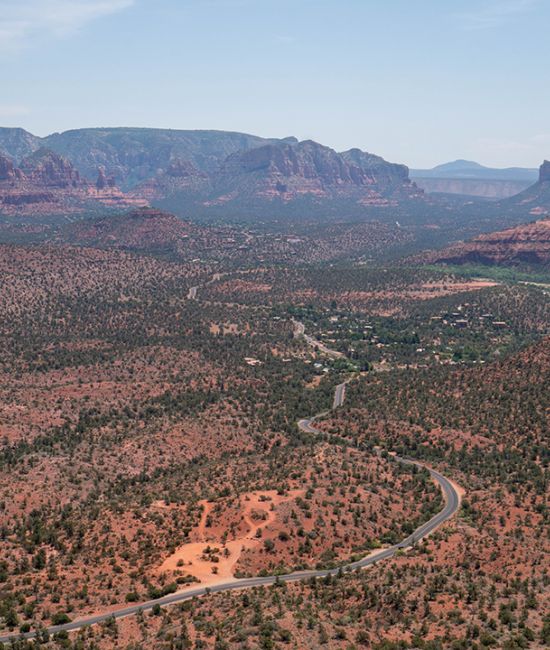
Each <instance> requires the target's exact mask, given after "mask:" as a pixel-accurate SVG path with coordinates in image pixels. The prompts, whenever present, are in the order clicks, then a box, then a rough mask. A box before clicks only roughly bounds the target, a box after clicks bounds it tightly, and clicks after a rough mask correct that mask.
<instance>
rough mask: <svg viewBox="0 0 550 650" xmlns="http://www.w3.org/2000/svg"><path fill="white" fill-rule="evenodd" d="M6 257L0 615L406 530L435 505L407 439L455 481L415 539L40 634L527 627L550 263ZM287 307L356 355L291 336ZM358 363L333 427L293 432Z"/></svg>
mask: <svg viewBox="0 0 550 650" xmlns="http://www.w3.org/2000/svg"><path fill="white" fill-rule="evenodd" d="M316 264H318V263H316ZM0 265H1V270H2V274H3V276H4V277H6V278H9V282H5V283H4V284H3V285H2V291H1V293H0V300H1V306H2V314H3V318H2V327H1V331H0V335H1V337H2V350H3V352H2V356H3V358H2V368H3V378H2V382H1V386H0V390H1V394H2V420H1V427H2V436H3V444H2V454H1V457H0V467H1V474H0V485H1V488H0V489H1V493H0V494H1V497H0V503H1V508H2V541H1V544H2V551H3V553H2V574H1V577H2V583H1V609H0V615H1V619H0V620H1V622H2V625H3V633H5V632H9V631H12V632H14V633H17V632H18V631H19V630H20V631H26V630H28V629H36V628H37V627H38V628H40V626H48V625H51V624H53V623H55V622H61V621H63V620H68V619H74V618H77V617H79V616H82V615H84V614H89V613H95V612H102V611H106V610H109V608H111V609H112V608H116V607H119V606H123V605H124V604H125V603H127V602H139V601H140V600H146V599H148V598H151V597H154V596H156V595H161V594H165V593H170V592H172V591H174V590H178V589H182V588H185V586H186V585H187V584H192V583H195V584H196V582H197V581H201V582H202V583H204V584H210V583H213V582H215V581H216V579H217V578H218V577H223V576H224V575H225V574H226V573H227V572H229V574H230V575H231V574H232V575H236V576H245V575H262V574H263V575H266V574H273V573H277V572H281V573H283V572H288V571H290V570H295V569H301V568H309V567H326V566H338V564H339V563H342V562H344V561H346V560H349V559H350V558H356V557H360V556H362V555H365V554H367V553H368V552H369V549H372V548H376V547H378V546H380V545H382V546H383V545H385V544H391V543H395V541H398V540H399V539H400V538H401V537H403V536H404V535H406V534H407V533H408V532H410V530H413V529H414V527H415V526H416V525H417V524H418V523H420V522H421V521H424V520H426V519H428V518H429V517H430V516H431V514H433V513H434V512H435V511H437V509H438V508H440V507H441V496H440V494H439V492H438V490H437V488H436V487H435V486H434V485H433V484H432V483H431V482H430V481H429V479H428V478H427V475H424V474H423V473H416V472H413V473H411V471H410V470H406V469H404V468H401V467H399V466H397V465H396V464H395V463H392V462H391V457H388V456H387V452H394V451H397V452H400V453H402V454H406V455H407V454H408V455H410V456H412V457H415V458H419V459H423V460H425V461H426V462H428V463H429V464H431V465H433V466H436V467H438V468H439V469H441V470H444V471H445V472H446V473H447V474H448V475H451V476H453V477H454V478H455V479H456V481H457V482H458V483H459V484H460V485H461V486H463V487H464V489H465V490H466V495H465V497H464V503H463V507H462V511H461V515H460V517H459V519H458V520H456V521H454V522H452V523H449V524H447V525H445V526H444V528H443V529H442V530H441V532H438V533H436V534H435V535H434V536H432V537H431V538H429V539H427V540H426V541H425V542H423V543H422V544H421V545H420V546H419V547H418V548H417V549H415V550H413V551H411V552H410V553H408V554H407V556H406V557H402V558H398V559H395V560H392V561H391V562H390V563H388V564H387V565H381V566H380V567H376V568H374V569H372V570H369V571H368V572H365V574H364V575H346V576H342V577H335V578H333V579H332V580H327V581H320V582H315V583H314V584H313V583H312V584H304V585H288V586H287V587H284V588H283V587H273V588H270V589H258V590H254V591H253V592H252V593H250V594H245V595H235V594H231V595H218V596H213V595H212V596H208V597H207V598H206V599H205V600H204V601H201V602H197V603H195V602H193V603H191V604H185V605H182V606H177V607H175V608H172V609H167V610H163V611H161V612H160V614H159V613H158V612H155V614H156V615H154V616H152V617H150V616H149V615H147V616H142V617H141V618H139V617H138V618H137V619H136V618H134V619H126V620H123V621H120V622H118V623H116V624H115V623H108V624H106V625H102V626H98V627H96V628H93V629H90V630H89V631H84V632H79V633H76V635H75V636H74V638H73V639H70V640H65V639H64V635H63V634H60V635H59V638H57V639H56V640H53V641H51V642H50V643H53V644H61V645H67V647H71V645H74V647H90V648H92V647H100V648H109V647H132V648H133V647H135V648H137V647H158V648H164V647H166V648H170V647H207V648H208V647H215V648H221V647H236V648H237V647H247V646H246V644H247V643H248V644H249V645H250V644H253V645H252V647H256V646H259V647H279V646H280V647H284V646H286V644H288V643H291V644H294V645H296V646H297V647H311V648H316V647H319V646H320V645H328V647H342V648H347V647H349V646H350V644H356V645H361V644H362V645H365V644H367V645H368V644H371V645H372V646H373V647H376V646H379V647H392V646H391V644H392V643H393V644H397V645H395V647H400V646H399V643H403V644H405V645H404V646H403V647H408V645H407V644H409V645H410V644H416V645H417V646H418V644H419V643H430V642H431V643H433V644H434V645H433V647H446V646H447V645H449V647H450V644H451V643H454V644H455V645H456V647H473V645H472V644H474V643H475V644H477V647H480V648H481V647H489V646H490V645H491V644H501V645H502V644H507V643H508V646H506V647H514V646H512V645H510V644H511V643H516V641H517V640H518V639H523V640H524V641H517V643H520V642H521V643H527V644H529V643H531V644H536V643H542V639H543V638H544V635H547V632H545V629H546V628H545V627H544V625H545V624H544V621H543V612H544V606H545V602H546V601H545V599H546V597H547V575H546V573H545V571H544V555H543V553H544V551H545V544H547V541H548V540H547V538H546V537H545V535H544V534H543V531H544V530H545V526H546V525H547V510H546V505H545V503H544V494H545V490H546V487H547V483H546V480H547V479H546V474H545V473H546V472H547V462H548V458H547V447H545V444H544V441H545V433H547V428H546V424H547V419H546V418H547V411H546V409H547V408H548V403H547V391H545V390H544V386H545V385H547V380H548V339H547V338H545V337H546V336H547V335H548V324H549V322H550V319H549V318H548V316H549V313H548V310H549V304H550V302H549V298H548V293H547V291H546V290H545V289H544V287H538V286H531V285H526V284H518V283H511V282H506V281H489V280H483V279H481V280H480V279H477V278H473V279H472V278H464V277H460V276H458V275H456V274H454V273H452V272H449V271H447V270H444V269H443V270H439V269H437V270H434V269H432V268H425V267H390V268H388V267H376V266H372V265H367V266H365V265H364V264H347V265H346V264H344V263H340V264H338V265H330V264H328V265H325V266H323V267H318V266H315V267H311V266H308V265H294V266H292V267H288V268H281V267H276V266H270V265H268V266H266V265H263V266H261V267H257V268H249V267H247V268H243V269H235V268H234V264H233V263H231V265H229V268H228V269H227V271H223V268H220V264H219V263H218V262H216V263H209V262H208V261H204V262H202V263H200V264H198V263H192V262H183V261H177V262H175V261H168V260H163V259H159V258H154V257H150V256H147V255H136V254H133V253H127V252H122V251H118V250H98V249H94V248H86V249H82V248H75V247H71V246H65V245H63V246H54V245H41V246H31V247H23V246H14V245H5V246H3V247H1V248H0ZM214 273H215V274H216V275H214ZM193 286H198V287H199V289H198V291H197V297H196V299H194V300H193V299H189V289H190V288H191V287H193ZM294 320H301V321H302V322H303V323H304V324H305V325H306V327H307V330H308V332H310V333H311V334H313V335H314V336H315V337H316V338H318V339H319V340H320V341H322V342H324V343H326V345H327V346H330V347H332V348H334V349H337V350H340V351H341V352H343V353H344V354H345V357H343V358H329V357H327V356H326V355H324V354H322V353H321V352H320V351H318V350H315V349H314V348H312V347H311V346H310V345H307V344H306V342H305V341H304V340H302V339H301V338H299V337H298V338H297V337H295V336H294V327H295V326H294V324H293V321H294ZM381 371H385V372H381ZM350 374H354V375H355V376H356V379H355V380H354V381H353V382H352V383H351V384H350V386H349V387H348V391H347V395H348V397H347V401H346V403H345V405H344V406H343V407H341V408H340V409H338V411H337V412H336V413H335V414H334V415H333V416H331V417H329V418H327V419H326V421H322V422H321V423H320V425H319V426H320V427H321V428H322V430H323V431H325V432H326V435H325V436H323V437H322V439H312V438H311V437H310V436H307V435H306V434H303V433H302V432H300V431H299V430H298V429H297V427H296V421H297V420H298V419H299V418H300V417H305V416H308V415H311V414H312V413H316V412H320V411H323V410H326V409H327V408H328V407H329V406H330V404H331V401H332V392H333V388H334V386H335V385H336V383H338V382H339V381H342V379H343V378H346V377H348V376H349V375H350ZM535 379H536V380H537V381H535ZM248 504H250V505H248ZM546 550H547V549H546ZM190 563H191V564H190ZM329 603H330V605H329ZM229 612H230V614H229ZM513 639H516V641H513ZM430 640H431V641H430ZM32 643H33V642H21V643H20V644H19V645H20V646H21V647H25V644H32ZM140 644H141V645H140ZM224 644H226V645H224ZM254 644H256V645H254ZM384 644H386V645H384ZM438 644H439V645H438ZM457 644H458V645H457ZM460 644H462V645H460ZM468 644H470V645H468ZM419 647H420V646H419ZM503 647H504V646H503ZM526 647H528V646H526ZM532 647H537V646H536V645H533V646H532Z"/></svg>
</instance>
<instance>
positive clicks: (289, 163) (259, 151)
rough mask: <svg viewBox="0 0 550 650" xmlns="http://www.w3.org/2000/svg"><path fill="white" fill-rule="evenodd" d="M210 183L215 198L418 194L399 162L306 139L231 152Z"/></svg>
mask: <svg viewBox="0 0 550 650" xmlns="http://www.w3.org/2000/svg"><path fill="white" fill-rule="evenodd" d="M213 188H214V189H213V194H215V193H216V192H222V193H221V195H219V196H218V197H217V200H218V201H221V202H227V201H238V200H240V199H242V198H244V197H254V198H257V199H267V200H270V199H276V198H277V199H281V200H282V201H284V202H290V201H292V200H294V199H296V198H298V197H300V196H307V195H309V196H312V197H314V198H315V197H316V198H319V199H329V198H332V199H336V198H346V199H351V200H353V201H355V202H357V203H367V202H370V203H373V204H379V205H385V204H387V203H388V199H389V198H390V197H394V196H395V195H397V194H401V195H403V196H404V195H406V194H407V195H408V194H411V195H412V194H420V192H419V191H418V190H417V188H416V187H415V186H414V185H413V184H412V183H411V182H410V181H409V178H408V170H407V168H406V167H405V166H404V165H392V164H390V163H387V162H386V161H384V160H383V159H382V158H379V157H377V156H372V155H371V154H368V153H365V152H362V151H359V150H358V149H356V150H352V151H350V152H346V153H344V154H340V153H337V152H336V151H334V150H333V149H330V148H329V147H325V146H323V145H320V144H318V143H316V142H313V141H311V140H306V141H304V142H296V143H286V142H285V143H279V144H268V145H265V146H262V147H257V148H256V149H251V150H249V151H246V152H243V153H238V154H233V155H232V156H229V157H228V158H227V160H226V161H225V163H224V164H223V165H222V167H221V169H220V171H219V173H218V174H216V175H214V176H213ZM212 200H213V201H214V202H215V201H216V198H215V197H212V199H211V201H212Z"/></svg>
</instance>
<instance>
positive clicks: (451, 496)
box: [0, 380, 460, 643]
mask: <svg viewBox="0 0 550 650" xmlns="http://www.w3.org/2000/svg"><path fill="white" fill-rule="evenodd" d="M349 381H350V380H347V381H345V382H343V383H341V384H338V386H336V388H335V392H334V403H333V408H337V407H338V406H341V405H342V404H343V401H344V398H345V388H346V385H347V384H348V383H349ZM326 413H328V411H325V412H324V413H320V414H318V415H315V416H313V417H311V418H305V419H303V420H300V421H299V422H298V427H299V428H300V429H301V430H302V431H305V432H306V433H311V434H314V435H317V434H320V433H321V431H320V430H319V429H317V428H315V427H314V426H313V422H314V421H315V420H316V419H318V418H319V417H321V416H322V415H325V414H326ZM390 458H393V459H394V460H395V461H396V462H399V463H403V464H405V465H416V466H417V467H419V468H421V469H426V470H427V471H428V472H429V473H430V475H431V477H432V478H433V479H434V481H436V482H437V483H438V485H439V487H440V489H441V492H442V493H443V497H444V499H445V506H444V508H443V509H442V510H441V511H440V512H438V513H437V514H436V515H434V516H433V517H432V518H431V519H430V520H429V521H427V522H426V523H425V524H422V525H421V526H419V527H418V528H417V529H416V530H415V531H414V532H413V533H411V534H410V535H409V536H408V537H406V538H405V539H403V540H402V541H400V542H399V543H397V544H394V545H393V546H390V547H389V548H385V549H381V550H380V551H378V552H376V553H372V554H370V555H368V556H367V557H365V558H363V559H362V560H357V561H356V562H351V563H350V564H346V565H345V566H342V567H340V568H337V569H320V570H310V571H297V572H295V573H287V574H285V575H279V576H264V577H258V578H240V579H234V580H231V581H228V582H224V583H220V584H217V585H212V586H210V587H197V588H196V589H190V590H188V591H183V592H179V593H178V592H177V593H174V594H170V595H168V596H164V597H162V598H155V599H153V600H148V601H146V602H143V603H140V604H138V605H130V606H129V607H124V608H122V609H116V610H112V611H109V612H104V613H103V614H98V615H96V616H89V617H87V618H81V619H78V620H76V621H72V622H71V623H65V624H64V625H53V626H51V627H48V628H45V629H46V631H47V632H48V633H49V634H55V633H57V632H62V631H65V632H73V631H75V630H80V629H82V628H84V627H88V626H90V625H96V624H98V623H103V622H105V621H108V620H110V619H119V618H124V617H126V616H131V615H132V614H137V613H138V612H145V611H148V610H151V609H152V608H153V607H154V606H155V605H160V606H165V605H174V604H176V603H181V602H183V601H185V600H190V599H191V598H197V597H199V596H205V595H207V594H209V593H217V592H221V591H233V590H235V589H249V588H251V587H259V586H262V585H264V586H266V585H274V584H279V583H281V582H296V581H298V580H305V579H308V578H324V577H326V576H329V575H335V574H337V573H338V572H339V571H353V570H354V569H363V568H365V567H368V566H370V565H371V564H375V563H376V562H380V561H381V560H386V559H388V558H391V557H393V556H394V555H396V554H397V553H398V552H399V551H402V550H404V549H407V548H411V547H413V546H414V545H415V544H416V543H418V542H419V541H420V540H422V539H423V538H424V537H426V536H427V535H429V534H430V533H431V532H433V531H434V530H436V528H439V526H441V524H443V523H444V522H446V521H448V520H449V519H450V518H451V517H452V516H453V515H454V514H455V513H456V512H457V510H458V508H459V507H460V496H459V494H458V492H457V490H456V488H455V487H454V485H453V484H452V483H451V481H449V479H447V478H446V477H445V476H443V474H440V473H439V472H437V471H435V470H434V469H431V468H430V467H427V466H426V465H424V464H422V463H419V462H418V461H415V460H412V459H409V458H401V457H400V456H390ZM35 636H36V632H28V633H26V634H16V635H8V636H0V643H9V642H10V641H15V640H17V639H32V638H34V637H35Z"/></svg>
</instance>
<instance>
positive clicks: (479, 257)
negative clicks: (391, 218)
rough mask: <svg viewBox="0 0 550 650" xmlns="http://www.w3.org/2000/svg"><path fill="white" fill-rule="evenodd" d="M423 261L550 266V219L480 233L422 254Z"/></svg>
mask: <svg viewBox="0 0 550 650" xmlns="http://www.w3.org/2000/svg"><path fill="white" fill-rule="evenodd" d="M422 261H423V262H428V263H446V264H467V263H475V264H487V265H503V266H514V265H516V266H517V265H522V264H528V265H532V266H543V267H549V266H550V219H541V220H539V221H534V222H532V223H528V224H525V225H521V226H515V227H514V228H508V229H507V230H501V231H499V232H493V233H488V234H484V235H479V237H475V238H474V239H472V240H471V241H469V242H464V243H458V244H454V245H452V246H449V247H448V248H444V249H443V250H441V251H432V252H429V253H427V254H425V255H424V256H422Z"/></svg>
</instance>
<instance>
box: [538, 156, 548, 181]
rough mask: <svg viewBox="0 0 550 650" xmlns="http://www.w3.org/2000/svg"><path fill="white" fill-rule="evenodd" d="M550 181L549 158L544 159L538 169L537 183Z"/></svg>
mask: <svg viewBox="0 0 550 650" xmlns="http://www.w3.org/2000/svg"><path fill="white" fill-rule="evenodd" d="M548 181H550V160H545V161H544V162H543V163H542V165H541V166H540V169H539V183H547V182H548Z"/></svg>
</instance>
